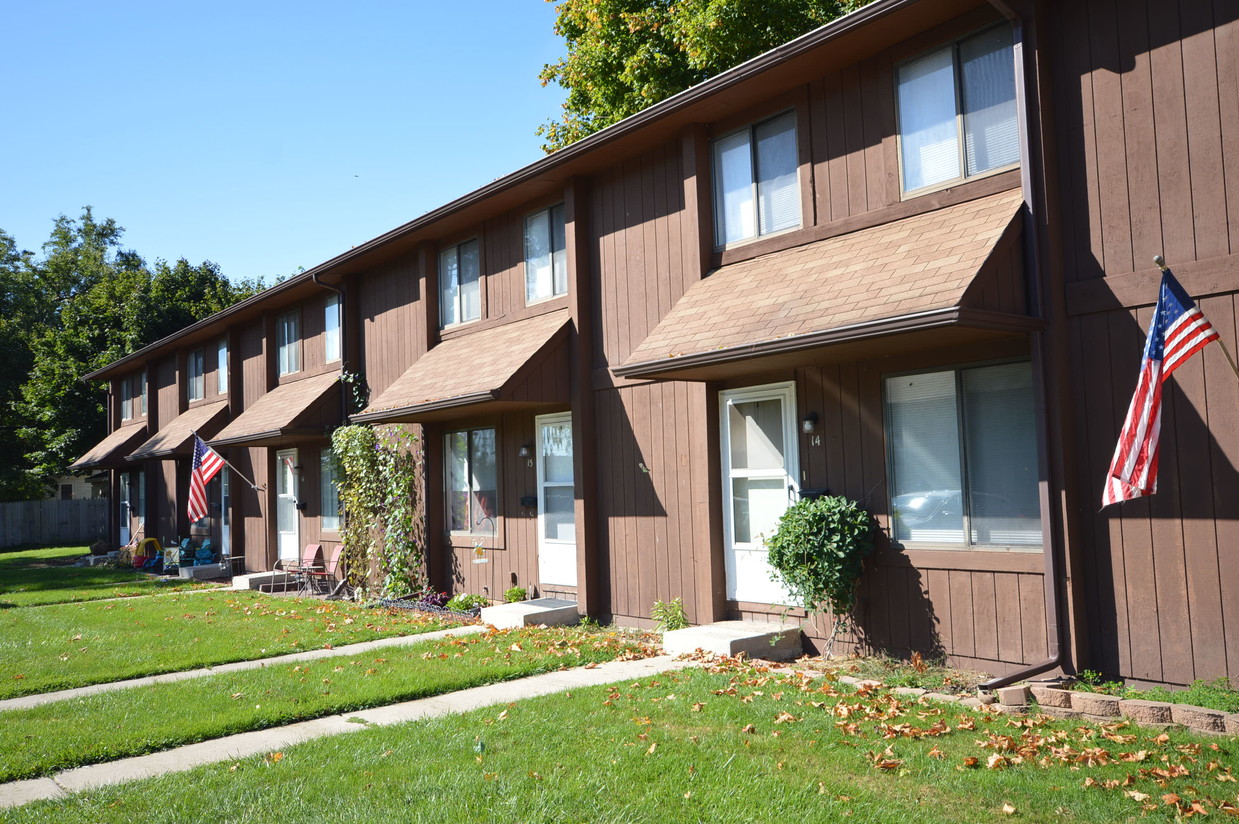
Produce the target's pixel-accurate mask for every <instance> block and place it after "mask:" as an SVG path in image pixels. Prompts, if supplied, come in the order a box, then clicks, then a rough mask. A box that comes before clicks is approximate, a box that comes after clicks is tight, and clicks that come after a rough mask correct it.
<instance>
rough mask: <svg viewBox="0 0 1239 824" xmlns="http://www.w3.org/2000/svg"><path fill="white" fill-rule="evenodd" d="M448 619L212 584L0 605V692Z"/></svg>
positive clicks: (404, 631) (286, 649)
mask: <svg viewBox="0 0 1239 824" xmlns="http://www.w3.org/2000/svg"><path fill="white" fill-rule="evenodd" d="M445 626H449V624H446V623H445V622H443V621H441V620H439V619H438V618H433V617H427V616H424V615H419V614H417V613H410V612H400V611H394V612H389V611H387V610H373V609H366V608H364V607H361V606H357V605H354V604H349V603H344V602H339V601H328V602H323V601H315V600H299V599H295V598H284V597H273V596H269V595H259V594H257V593H252V592H233V591H231V590H218V591H210V592H198V593H192V594H179V595H165V596H160V597H147V598H126V599H124V600H122V601H107V602H93V603H79V604H54V605H51V606H44V607H38V608H37V609H35V608H32V609H6V610H0V698H11V697H13V696H17V695H29V694H31V693H39V692H50V691H52V690H59V689H67V688H70V687H80V686H85V685H87V684H99V683H105V682H109V681H121V680H124V679H126V678H134V677H137V676H142V675H154V674H156V673H161V672H175V671H179V670H187V669H196V668H198V667H203V666H209V665H212V664H222V663H225V662H229V661H245V660H252V659H255V658H268V657H270V656H273V655H282V654H285V653H290V652H302V651H305V650H310V649H319V648H322V647H324V646H343V645H344V644H352V643H357V642H360V641H369V640H373V639H375V638H384V637H387V636H392V635H414V634H417V633H422V632H429V631H432V630H436V629H442V628H444V627H445Z"/></svg>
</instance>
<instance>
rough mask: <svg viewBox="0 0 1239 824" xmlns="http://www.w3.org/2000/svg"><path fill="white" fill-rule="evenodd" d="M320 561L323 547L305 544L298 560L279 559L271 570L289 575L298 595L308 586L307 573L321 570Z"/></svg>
mask: <svg viewBox="0 0 1239 824" xmlns="http://www.w3.org/2000/svg"><path fill="white" fill-rule="evenodd" d="M322 560H323V545H322V544H306V545H305V549H303V550H301V557H300V558H299V559H296V560H293V559H291V558H289V559H284V558H281V559H280V560H278V561H276V562H275V566H274V567H272V570H273V571H275V572H284V573H287V574H288V575H291V576H292V577H293V581H295V582H296V584H297V592H299V593H300V592H301V591H302V590H303V589H304V588H305V587H306V586H307V585H308V584H309V577H308V575H307V573H309V572H310V571H311V570H313V569H322V568H323V564H322ZM272 586H274V585H272ZM268 591H271V590H268Z"/></svg>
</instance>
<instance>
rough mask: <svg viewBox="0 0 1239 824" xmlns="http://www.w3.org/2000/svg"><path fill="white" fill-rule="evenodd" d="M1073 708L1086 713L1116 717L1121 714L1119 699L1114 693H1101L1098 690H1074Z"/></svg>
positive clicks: (1072, 695) (1072, 696) (1072, 697)
mask: <svg viewBox="0 0 1239 824" xmlns="http://www.w3.org/2000/svg"><path fill="white" fill-rule="evenodd" d="M1071 708H1072V709H1073V710H1078V711H1079V712H1082V713H1084V714H1085V715H1099V716H1101V717H1102V718H1115V717H1117V716H1118V714H1119V699H1118V698H1117V697H1116V696H1113V695H1101V694H1100V693H1096V692H1073V693H1071Z"/></svg>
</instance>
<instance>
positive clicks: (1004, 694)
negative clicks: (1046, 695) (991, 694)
mask: <svg viewBox="0 0 1239 824" xmlns="http://www.w3.org/2000/svg"><path fill="white" fill-rule="evenodd" d="M1031 695H1032V694H1031V692H1030V691H1029V689H1028V687H1026V686H1023V685H1021V686H1018V687H1002V688H1001V689H999V690H998V703H999V704H1002V705H1004V706H1007V707H1019V706H1023V705H1024V704H1027V703H1028V702H1029V701H1030V700H1031Z"/></svg>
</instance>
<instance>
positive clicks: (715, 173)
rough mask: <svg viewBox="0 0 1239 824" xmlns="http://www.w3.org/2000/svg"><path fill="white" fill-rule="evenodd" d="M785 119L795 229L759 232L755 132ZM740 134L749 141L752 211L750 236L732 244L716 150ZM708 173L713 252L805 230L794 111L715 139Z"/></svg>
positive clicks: (759, 206)
mask: <svg viewBox="0 0 1239 824" xmlns="http://www.w3.org/2000/svg"><path fill="white" fill-rule="evenodd" d="M784 117H788V118H790V119H791V123H792V128H791V132H792V142H793V144H794V145H795V150H796V183H795V186H794V191H795V194H796V212H797V221H796V225H795V226H785V227H783V228H780V229H772V230H770V231H767V232H763V231H762V228H761V205H760V204H761V198H760V195H759V188H760V186H761V183H762V176H761V169H760V168H759V167H758V156H757V139H756V132H757V129H759V128H760V127H762V126H764V125H766V124H768V123H772V122H774V121H776V120H779V119H781V118H784ZM739 134H746V135H747V137H748V147H749V169H750V172H751V180H750V181H749V185H750V187H751V193H752V194H751V197H752V209H753V234H751V235H746V236H745V237H741V238H736V239H735V240H730V241H729V240H727V227H726V220H727V214H726V207H725V202H724V197H725V195H726V193H725V192H724V190H723V171H722V164H721V162H720V156H719V152H718V147H719V145H720V144H721V143H722V141H724V140H727V139H729V138H732V137H735V136H736V135H739ZM710 170H711V179H712V181H713V206H714V247H715V248H716V249H723V248H727V247H728V246H738V245H741V244H744V243H751V242H752V241H754V240H757V239H759V238H765V237H772V236H774V235H781V234H783V233H785V232H794V231H796V230H797V229H801V228H803V227H804V203H803V191H802V185H801V180H800V129H799V122H798V119H797V117H796V110H795V109H788V110H786V111H781V112H779V113H778V114H775V115H772V116H770V117H767V118H763V119H762V120H758V121H755V122H753V123H750V124H748V125H747V126H744V127H743V128H740V129H733V130H732V131H730V132H727V133H726V134H723V135H720V136H719V137H717V138H715V139H714V140H713V141H712V142H711V144H710Z"/></svg>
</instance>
